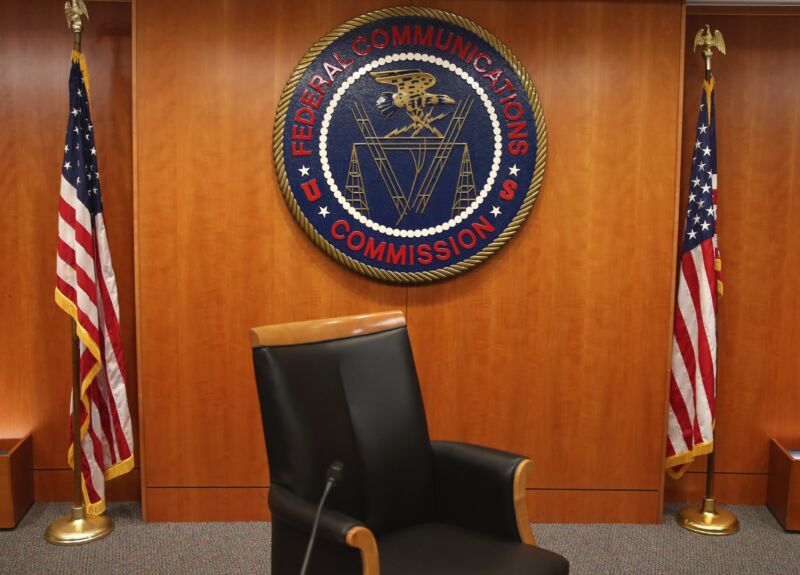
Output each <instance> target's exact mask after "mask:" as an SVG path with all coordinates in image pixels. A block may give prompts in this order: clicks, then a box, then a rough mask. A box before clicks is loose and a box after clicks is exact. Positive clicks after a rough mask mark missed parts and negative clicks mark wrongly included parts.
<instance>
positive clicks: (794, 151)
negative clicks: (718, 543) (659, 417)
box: [666, 8, 800, 503]
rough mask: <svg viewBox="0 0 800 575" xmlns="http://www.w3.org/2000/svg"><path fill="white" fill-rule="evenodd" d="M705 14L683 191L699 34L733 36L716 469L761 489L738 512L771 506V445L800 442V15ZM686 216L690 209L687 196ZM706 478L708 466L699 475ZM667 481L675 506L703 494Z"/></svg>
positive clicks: (724, 114) (700, 18)
mask: <svg viewBox="0 0 800 575" xmlns="http://www.w3.org/2000/svg"><path fill="white" fill-rule="evenodd" d="M722 12H724V14H719V13H718V12H714V10H711V9H706V10H704V13H703V14H690V15H689V16H688V17H687V25H686V42H687V44H686V45H687V50H686V81H685V90H684V94H685V95H684V97H685V101H686V107H685V113H684V120H683V130H684V138H683V149H684V153H683V157H684V158H687V160H686V162H685V165H684V170H683V175H682V178H681V179H682V181H683V182H688V181H689V164H688V161H689V160H688V158H689V157H690V154H691V151H690V150H691V147H692V146H693V143H694V140H693V134H694V129H695V125H696V123H697V105H698V103H699V99H700V91H701V82H702V78H703V62H702V58H701V57H700V56H699V55H698V54H692V51H691V44H690V42H692V40H693V39H694V34H695V33H696V31H697V30H698V29H699V28H700V27H701V26H702V25H704V24H706V23H708V24H710V25H711V28H712V30H713V29H719V30H720V31H722V33H723V34H724V37H725V44H726V47H727V52H728V53H727V55H725V56H715V57H714V59H713V68H714V76H715V80H716V117H717V142H718V158H717V163H718V171H719V228H718V233H719V238H720V239H719V244H720V250H721V253H722V262H723V276H724V282H725V294H724V296H723V297H722V299H721V300H720V319H719V357H718V366H719V367H718V369H719V380H718V383H717V425H716V435H717V437H716V447H717V463H716V466H717V470H718V471H720V472H721V473H731V474H744V475H742V476H740V477H739V478H738V479H733V478H731V479H730V481H738V482H740V483H741V482H743V486H744V485H750V486H751V489H752V490H753V492H746V490H745V489H744V487H741V488H739V489H738V490H734V491H733V492H731V493H730V495H731V497H730V498H724V499H720V500H721V501H725V502H728V503H748V502H751V501H759V502H762V503H763V502H764V501H765V500H766V481H765V480H759V481H757V482H755V483H753V482H752V481H751V480H750V479H744V478H745V477H749V476H752V475H753V474H761V475H762V476H764V477H765V474H766V473H767V469H768V460H769V442H770V438H771V437H786V436H794V437H800V418H798V417H797V414H798V412H799V411H800V386H799V385H798V381H800V355H798V354H797V351H796V347H797V346H796V342H797V340H798V338H800V303H798V298H797V294H796V292H797V286H798V285H800V251H798V249H797V247H798V246H799V245H800V233H798V230H797V226H796V222H797V221H798V218H800V194H798V191H800V168H798V166H797V159H798V157H800V75H799V74H797V73H795V71H796V70H798V69H800V9H797V8H795V9H786V8H781V9H777V8H775V9H772V10H771V11H766V10H764V11H760V12H758V13H751V12H752V10H750V9H746V8H740V9H737V10H734V9H730V8H729V9H726V10H722ZM682 201H683V204H682V206H681V209H682V210H683V209H685V208H684V204H685V201H686V199H685V198H682ZM691 469H692V470H693V471H698V472H702V471H704V470H705V458H701V459H700V460H698V461H697V462H695V464H694V465H693V466H692V467H691ZM693 484H694V482H693V481H692V480H691V479H690V480H689V481H679V482H675V481H673V480H671V479H668V480H667V487H666V495H667V500H682V499H685V498H686V493H687V492H693V491H696V489H695V488H694V487H693Z"/></svg>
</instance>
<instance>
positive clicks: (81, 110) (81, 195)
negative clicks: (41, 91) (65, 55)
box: [61, 63, 103, 217]
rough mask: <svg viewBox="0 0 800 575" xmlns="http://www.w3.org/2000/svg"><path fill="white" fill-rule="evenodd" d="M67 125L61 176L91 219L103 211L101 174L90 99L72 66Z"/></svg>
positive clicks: (80, 78) (78, 68)
mask: <svg viewBox="0 0 800 575" xmlns="http://www.w3.org/2000/svg"><path fill="white" fill-rule="evenodd" d="M69 108H70V112H69V122H68V123H67V138H66V143H65V144H64V163H63V165H62V166H61V174H62V175H63V176H64V178H65V179H66V180H67V181H68V182H69V183H70V184H72V185H73V186H75V189H77V190H78V199H79V200H80V201H81V202H83V204H85V205H86V207H87V208H88V209H89V212H90V213H91V215H92V217H94V215H95V214H98V213H100V212H102V211H103V202H102V200H101V199H100V173H99V172H98V170H97V150H96V149H95V146H94V134H93V133H92V118H91V115H90V114H89V99H88V97H87V93H86V84H85V83H84V81H83V74H82V73H81V68H80V65H78V64H77V63H73V64H72V69H71V70H70V73H69Z"/></svg>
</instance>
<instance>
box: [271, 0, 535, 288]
mask: <svg viewBox="0 0 800 575" xmlns="http://www.w3.org/2000/svg"><path fill="white" fill-rule="evenodd" d="M401 16H418V17H424V18H431V19H434V20H441V21H443V22H447V23H449V24H454V25H456V26H460V27H461V28H464V29H466V30H469V31H470V32H472V33H473V34H475V35H476V36H478V37H480V38H481V39H483V40H484V41H485V42H486V43H488V44H489V45H490V46H491V47H492V48H494V49H495V51H496V52H497V53H499V54H501V55H502V56H503V57H504V58H505V60H506V62H507V63H508V64H509V65H510V67H511V69H512V70H513V72H514V74H515V75H516V76H517V78H518V79H519V80H520V81H521V82H522V87H523V88H524V90H525V93H526V94H527V96H528V100H529V101H530V105H531V109H532V111H533V117H534V120H535V121H536V165H535V168H534V171H533V178H532V179H531V184H530V186H529V187H528V192H527V194H526V195H525V200H524V201H523V202H522V205H521V206H520V209H519V210H518V211H517V215H516V216H514V219H513V220H511V223H510V224H509V225H508V226H507V227H506V228H505V229H504V230H503V231H502V232H501V233H500V234H499V235H498V236H497V237H496V238H495V239H494V240H492V242H491V243H490V244H489V245H488V246H486V247H485V248H483V249H482V250H481V251H480V252H478V253H477V254H475V255H473V256H471V257H469V258H467V259H465V260H463V261H460V262H458V263H456V264H453V265H450V266H447V267H443V268H440V269H438V270H432V271H422V272H395V271H390V270H383V269H380V268H376V267H373V266H370V265H367V264H365V263H362V262H360V261H358V260H356V259H354V258H351V257H350V256H348V255H346V254H344V253H343V252H342V251H340V250H338V249H337V248H335V247H334V246H333V245H331V243H330V242H328V240H326V239H325V238H324V237H322V236H321V235H320V233H319V232H318V231H317V230H316V228H314V226H312V225H311V223H310V222H309V221H308V218H306V216H305V214H303V212H302V210H301V209H300V206H299V204H298V203H297V200H296V199H295V197H294V194H293V193H292V188H291V186H290V185H289V180H288V178H287V176H286V166H285V165H284V161H283V160H284V154H283V129H284V127H285V124H286V111H287V110H288V108H289V101H290V99H291V97H292V94H294V90H295V88H297V85H298V83H299V82H300V78H302V76H303V74H305V72H306V70H307V69H308V67H309V66H310V65H311V63H312V62H313V61H314V60H315V59H316V57H317V56H318V55H319V54H320V53H321V52H322V51H323V50H325V49H326V48H327V47H328V46H330V45H331V44H332V43H333V42H335V41H336V40H338V39H339V38H340V37H341V36H343V35H344V34H346V33H348V32H350V31H351V30H353V29H355V28H358V27H360V26H363V25H365V24H369V23H372V22H375V21H377V20H385V19H387V18H394V17H401ZM272 152H273V159H274V162H275V173H276V175H277V178H278V183H279V184H280V187H281V191H282V192H283V197H284V199H285V200H286V204H287V205H288V207H289V211H291V213H292V215H293V216H294V218H295V219H296V220H297V222H298V223H299V224H300V227H302V228H303V231H304V232H305V233H306V235H308V236H309V237H310V238H311V239H312V240H313V241H314V243H315V244H317V245H318V246H319V247H320V248H322V250H323V251H324V252H325V253H326V254H328V255H329V256H330V257H332V258H333V259H334V260H336V261H337V262H339V263H340V264H343V265H345V266H347V267H348V268H350V269H351V270H354V271H357V272H359V273H361V274H363V275H366V276H369V277H371V278H375V279H379V280H383V281H386V282H394V283H404V284H412V283H426V282H433V281H436V280H441V279H445V278H449V277H452V276H454V275H457V274H459V273H461V272H464V271H467V270H469V269H470V268H472V267H474V266H476V265H478V264H480V263H481V262H483V261H484V260H485V259H487V258H488V257H489V256H491V255H492V254H494V253H495V252H496V251H497V250H499V249H500V248H501V247H503V245H504V244H505V243H506V242H507V241H508V240H509V239H510V238H511V236H513V235H514V234H515V233H516V231H517V230H518V229H519V227H520V226H521V225H522V223H523V222H524V221H525V218H527V217H528V213H529V212H530V211H531V209H532V208H533V204H534V202H536V197H537V196H538V195H539V190H540V189H541V186H542V180H543V179H544V167H545V160H546V157H547V127H546V125H545V122H544V111H543V110H542V106H541V103H540V102H539V95H538V94H537V93H536V88H534V86H533V83H532V82H531V79H530V77H529V76H528V73H527V71H526V70H525V68H524V67H523V66H522V63H520V61H519V59H518V58H517V57H516V55H515V54H514V53H513V52H512V51H511V50H510V49H509V48H508V47H507V46H506V45H505V44H503V42H501V41H500V40H498V39H497V38H496V37H495V36H494V35H493V34H492V33H490V32H489V31H488V30H486V29H485V28H483V27H482V26H479V25H478V24H476V23H475V22H473V21H472V20H470V19H468V18H465V17H463V16H459V15H457V14H453V13H451V12H446V11H444V10H438V9H436V8H421V7H417V6H398V7H395V8H382V9H380V10H374V11H372V12H367V13H366V14H362V15H361V16H358V17H356V18H353V19H351V20H348V21H347V22H345V23H344V24H341V25H340V26H337V27H336V28H334V29H333V30H331V31H330V32H328V33H327V34H325V35H324V36H323V37H322V38H320V39H319V40H318V41H317V42H316V44H314V45H313V46H312V47H311V49H310V50H309V51H308V52H306V54H305V56H303V58H302V59H301V60H300V62H299V63H298V64H297V66H296V67H295V69H294V71H293V72H292V75H291V76H290V77H289V81H288V82H287V83H286V86H285V87H284V89H283V93H282V94H281V99H280V102H279V103H278V110H277V112H276V114H275V126H274V128H273V133H272Z"/></svg>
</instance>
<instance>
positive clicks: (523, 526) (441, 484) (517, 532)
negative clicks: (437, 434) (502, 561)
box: [431, 441, 536, 545]
mask: <svg viewBox="0 0 800 575" xmlns="http://www.w3.org/2000/svg"><path fill="white" fill-rule="evenodd" d="M431 447H432V448H433V461H434V476H435V479H434V481H435V487H436V513H437V516H438V519H439V520H441V521H445V522H447V523H452V524H455V525H459V526H462V527H465V528H468V529H473V530H475V531H482V532H484V533H488V534H490V535H494V536H496V537H500V538H502V539H506V540H510V541H520V542H522V543H528V544H530V545H535V544H536V543H535V540H534V538H533V534H532V533H531V529H530V523H529V521H528V509H527V505H526V502H525V487H526V480H527V473H528V469H529V466H530V460H529V459H526V458H525V457H523V456H521V455H516V454H514V453H508V452H506V451H500V450H497V449H491V448H488V447H481V446H478V445H471V444H468V443H457V442H452V441H432V442H431Z"/></svg>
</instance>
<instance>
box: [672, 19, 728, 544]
mask: <svg viewBox="0 0 800 575" xmlns="http://www.w3.org/2000/svg"><path fill="white" fill-rule="evenodd" d="M698 46H701V47H702V48H703V58H704V59H705V63H706V75H705V77H706V82H711V57H712V56H713V55H714V52H713V51H712V48H717V49H718V50H719V51H720V52H721V53H722V54H724V53H725V42H724V40H723V39H722V33H721V32H720V31H719V30H715V32H714V34H713V35H712V34H711V27H710V26H709V25H708V24H706V27H705V31H704V30H703V28H700V30H699V31H698V32H697V35H696V36H695V39H694V47H695V49H697V47H698ZM709 113H711V110H709ZM712 433H713V435H712V438H713V441H714V449H713V451H711V452H710V453H709V454H708V455H707V456H706V495H705V497H704V498H703V503H702V505H701V506H700V508H699V509H698V508H696V507H684V508H683V509H681V510H680V511H679V512H678V516H677V520H678V523H679V524H680V526H681V527H683V528H685V529H688V530H689V531H694V532H695V533H702V534H703V535H733V534H734V533H738V532H739V520H738V519H737V518H736V516H735V515H734V514H733V513H731V512H730V511H727V510H725V509H720V508H719V507H717V502H716V500H715V499H714V465H715V460H716V455H715V454H716V451H717V445H716V442H717V434H716V430H714V431H713V432H712Z"/></svg>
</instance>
